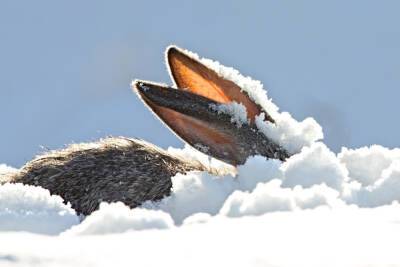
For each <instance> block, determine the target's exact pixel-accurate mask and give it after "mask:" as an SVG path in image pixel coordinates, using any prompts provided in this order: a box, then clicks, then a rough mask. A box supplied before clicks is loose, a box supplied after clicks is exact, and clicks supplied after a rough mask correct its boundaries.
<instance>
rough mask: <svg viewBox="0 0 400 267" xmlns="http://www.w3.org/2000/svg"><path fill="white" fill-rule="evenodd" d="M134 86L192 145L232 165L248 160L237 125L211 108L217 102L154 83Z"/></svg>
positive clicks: (163, 118) (160, 116)
mask: <svg viewBox="0 0 400 267" xmlns="http://www.w3.org/2000/svg"><path fill="white" fill-rule="evenodd" d="M132 87H133V89H134V90H135V91H136V92H137V94H138V95H139V97H140V98H141V99H142V100H143V102H144V103H145V104H146V106H147V107H149V108H150V110H152V111H153V112H154V114H155V115H156V116H157V117H158V118H159V119H161V121H162V122H164V123H165V124H166V125H167V126H168V127H169V128H170V129H171V130H172V131H173V132H174V133H175V134H176V135H177V136H178V137H180V138H181V139H183V140H184V141H185V142H187V143H188V144H190V145H191V146H193V147H195V148H196V149H198V150H200V151H201V152H203V153H205V154H208V155H210V156H212V157H215V158H218V159H221V160H223V161H225V162H228V163H230V164H233V165H237V164H242V163H244V161H245V160H246V158H247V154H244V152H245V151H246V150H245V149H243V148H242V146H243V145H241V144H242V143H243V142H241V140H239V139H238V138H239V137H240V136H238V134H235V131H237V127H236V126H235V125H233V124H232V123H231V122H230V120H229V119H228V120H225V121H224V120H223V118H221V115H220V114H218V113H217V112H214V111H212V110H211V109H210V104H214V105H215V104H216V102H215V101H212V100H209V99H207V98H204V97H202V96H199V95H196V94H193V93H190V92H185V91H183V90H177V89H174V88H171V87H167V86H164V85H160V84H155V83H151V82H145V81H135V82H134V83H133V84H132Z"/></svg>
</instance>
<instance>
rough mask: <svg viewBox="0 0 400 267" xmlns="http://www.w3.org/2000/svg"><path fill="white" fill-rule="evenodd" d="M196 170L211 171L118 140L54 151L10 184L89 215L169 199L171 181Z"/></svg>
mask: <svg viewBox="0 0 400 267" xmlns="http://www.w3.org/2000/svg"><path fill="white" fill-rule="evenodd" d="M192 170H206V169H205V167H203V166H202V165H201V164H200V163H199V162H194V161H190V162H189V161H186V160H184V159H182V158H178V157H175V156H171V155H169V154H168V153H167V152H165V151H164V150H162V149H160V148H158V147H156V146H154V145H152V144H149V143H147V142H144V141H142V140H137V139H129V138H124V137H117V138H116V137H113V138H106V139H102V140H100V141H99V142H95V143H85V144H73V145H71V146H69V147H67V148H66V149H63V150H57V151H50V152H48V153H46V154H44V155H41V156H38V157H37V158H35V159H34V160H32V161H30V162H28V163H27V164H26V165H25V166H23V167H22V168H21V170H20V171H19V172H17V173H14V174H10V176H8V177H7V179H6V180H7V182H14V183H23V184H30V185H38V186H41V187H43V188H46V189H48V190H49V191H50V193H51V194H57V195H60V196H61V197H62V198H63V199H64V201H65V202H70V203H71V205H72V208H74V209H75V210H76V211H77V212H78V213H82V214H85V215H87V214H90V213H91V212H93V211H94V210H96V209H97V208H98V206H99V203H100V202H102V201H106V202H116V201H122V202H123V203H125V204H126V205H128V206H130V207H132V208H133V207H136V206H138V205H140V204H142V203H143V202H144V201H146V200H159V199H161V198H163V197H165V196H168V195H169V194H170V191H171V186H172V183H171V177H172V176H174V175H175V174H177V173H178V172H180V173H186V172H188V171H192ZM3 179H4V177H3Z"/></svg>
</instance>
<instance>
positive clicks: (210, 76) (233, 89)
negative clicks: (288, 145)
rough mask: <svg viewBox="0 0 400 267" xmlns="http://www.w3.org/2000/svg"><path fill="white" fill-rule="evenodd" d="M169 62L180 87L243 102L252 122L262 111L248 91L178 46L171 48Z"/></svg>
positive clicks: (219, 98) (222, 98)
mask: <svg viewBox="0 0 400 267" xmlns="http://www.w3.org/2000/svg"><path fill="white" fill-rule="evenodd" d="M168 63H169V66H170V68H171V72H172V76H173V78H174V80H175V82H176V85H177V86H178V88H181V89H186V90H188V91H190V92H192V93H195V94H198V95H201V96H204V97H207V98H209V99H212V100H214V101H216V102H219V103H223V104H226V103H230V102H233V101H236V102H238V103H242V104H243V105H244V106H245V107H246V109H247V116H248V117H249V119H250V121H251V122H252V123H253V122H254V120H255V116H256V115H258V114H260V113H261V108H260V107H259V106H258V105H257V104H255V103H254V102H253V101H252V100H251V99H250V98H249V96H248V95H247V94H246V93H243V92H242V91H241V88H240V87H239V86H238V85H236V84H235V83H234V82H232V81H229V80H226V79H223V78H221V77H219V76H218V74H217V73H215V72H214V71H213V70H210V69H209V68H207V67H206V66H204V65H203V64H201V63H200V62H198V61H197V60H194V59H193V58H191V57H189V56H187V55H185V54H184V53H182V52H180V51H179V50H177V49H176V48H170V49H169V51H168ZM267 117H268V116H267Z"/></svg>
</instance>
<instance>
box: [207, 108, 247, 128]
mask: <svg viewBox="0 0 400 267" xmlns="http://www.w3.org/2000/svg"><path fill="white" fill-rule="evenodd" d="M210 108H211V109H212V110H215V111H217V112H218V114H220V113H224V114H228V115H230V116H231V122H232V123H234V124H236V126H237V127H238V128H240V127H242V125H243V124H248V123H249V119H248V118H247V110H246V107H245V106H244V105H243V104H242V103H237V102H232V103H228V104H219V105H214V104H211V105H210Z"/></svg>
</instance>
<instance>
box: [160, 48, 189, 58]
mask: <svg viewBox="0 0 400 267" xmlns="http://www.w3.org/2000/svg"><path fill="white" fill-rule="evenodd" d="M165 54H166V55H167V58H168V59H170V57H171V56H176V55H186V53H185V52H184V50H183V49H182V48H180V47H178V46H176V45H170V46H168V47H167V49H165Z"/></svg>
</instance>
